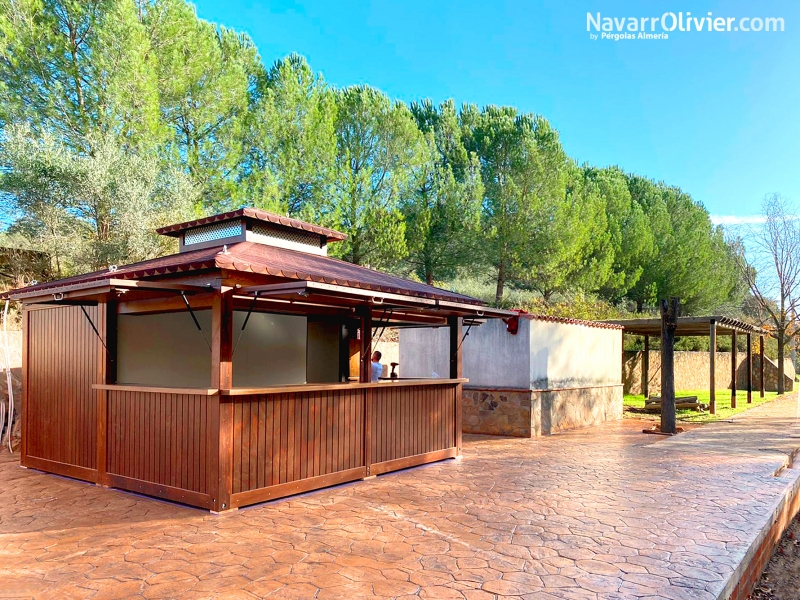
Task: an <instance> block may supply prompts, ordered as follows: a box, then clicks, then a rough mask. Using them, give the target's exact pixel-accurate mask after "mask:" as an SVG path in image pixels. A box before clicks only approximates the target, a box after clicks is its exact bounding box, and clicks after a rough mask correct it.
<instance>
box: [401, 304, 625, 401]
mask: <svg viewBox="0 0 800 600" xmlns="http://www.w3.org/2000/svg"><path fill="white" fill-rule="evenodd" d="M449 340H450V338H449V331H448V329H447V328H446V327H441V328H439V329H432V328H421V329H401V330H400V373H401V374H402V376H403V377H430V376H431V373H433V372H435V373H437V374H438V375H439V376H442V377H446V376H447V373H448V352H449V346H450V342H449ZM462 349H463V351H464V377H466V378H468V379H469V384H468V387H474V388H487V389H522V390H525V389H531V390H545V389H552V388H563V387H578V386H591V385H607V384H615V383H620V382H621V381H622V359H621V357H622V334H621V332H620V331H619V330H617V329H605V328H600V327H589V326H585V325H573V324H565V323H552V322H549V321H540V320H536V319H521V320H520V323H519V330H518V332H517V334H516V335H511V334H509V333H508V332H507V331H506V325H505V323H503V322H502V321H501V320H500V319H491V320H489V321H487V322H486V323H484V324H483V325H481V326H479V327H473V328H472V329H470V332H469V335H468V336H467V338H466V339H465V340H464V344H463V346H462Z"/></svg>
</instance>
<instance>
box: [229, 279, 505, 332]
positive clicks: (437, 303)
mask: <svg viewBox="0 0 800 600" xmlns="http://www.w3.org/2000/svg"><path fill="white" fill-rule="evenodd" d="M235 294H238V295H239V296H246V297H249V298H257V299H258V300H259V301H262V302H273V303H276V302H277V303H289V304H291V305H293V307H295V308H301V307H303V306H306V307H307V308H308V312H313V310H314V308H315V307H317V308H320V307H326V308H334V309H340V310H342V311H345V312H353V311H354V310H355V309H356V308H358V307H364V306H368V307H369V308H370V311H371V314H372V316H373V322H375V323H376V325H377V326H381V325H387V326H390V327H395V326H438V325H442V324H445V323H446V322H447V318H448V317H462V318H464V319H465V320H466V321H467V322H468V323H474V324H478V323H479V322H480V321H482V320H485V319H498V318H509V317H515V316H517V313H516V312H514V311H510V310H503V309H498V308H491V307H488V306H484V305H480V304H468V303H462V302H452V301H446V300H437V299H433V298H425V297H418V296H410V295H405V294H392V293H387V292H376V291H373V290H365V289H359V288H352V287H346V286H340V285H332V284H327V283H318V282H315V281H296V282H290V283H277V284H268V285H253V286H246V287H241V288H237V289H236V291H235Z"/></svg>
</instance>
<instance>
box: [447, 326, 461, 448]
mask: <svg viewBox="0 0 800 600" xmlns="http://www.w3.org/2000/svg"><path fill="white" fill-rule="evenodd" d="M447 324H448V325H449V327H450V379H461V377H462V376H463V350H462V348H461V346H462V342H463V339H464V336H463V333H462V330H463V328H464V319H463V318H462V317H448V318H447ZM455 402H456V406H455V416H456V422H455V434H456V439H455V445H456V456H461V438H462V435H461V429H462V426H461V419H462V410H463V406H462V405H463V403H464V394H463V387H462V385H461V384H458V385H457V386H456V390H455Z"/></svg>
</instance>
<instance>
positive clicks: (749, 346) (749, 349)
mask: <svg viewBox="0 0 800 600" xmlns="http://www.w3.org/2000/svg"><path fill="white" fill-rule="evenodd" d="M747 403H748V404H752V403H753V338H752V334H750V333H748V334H747Z"/></svg>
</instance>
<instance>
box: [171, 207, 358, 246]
mask: <svg viewBox="0 0 800 600" xmlns="http://www.w3.org/2000/svg"><path fill="white" fill-rule="evenodd" d="M241 218H248V219H255V220H256V221H264V222H266V223H273V224H275V225H283V226H284V227H291V228H293V229H301V230H303V231H310V232H311V233H316V234H319V235H321V236H325V238H327V241H329V242H340V241H342V240H346V239H347V235H345V234H344V233H342V232H340V231H336V230H335V229H328V228H327V227H320V226H319V225H314V224H312V223H306V222H305V221H300V220H298V219H292V218H291V217H284V216H282V215H278V214H275V213H271V212H267V211H265V210H259V209H257V208H240V209H239V210H232V211H230V212H226V213H222V214H219V215H212V216H210V217H204V218H202V219H195V220H194V221H186V222H185V223H178V224H176V225H167V226H166V227H161V228H159V229H156V233H159V234H161V235H171V236H173V237H177V236H178V235H180V233H181V232H182V231H185V230H187V229H191V228H192V227H198V226H200V225H208V224H209V223H218V222H220V221H230V220H231V219H241Z"/></svg>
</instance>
